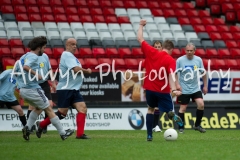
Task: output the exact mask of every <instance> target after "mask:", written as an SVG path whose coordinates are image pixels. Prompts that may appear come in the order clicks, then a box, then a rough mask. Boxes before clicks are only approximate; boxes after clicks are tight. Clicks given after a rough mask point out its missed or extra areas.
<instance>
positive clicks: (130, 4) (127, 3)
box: [124, 1, 136, 8]
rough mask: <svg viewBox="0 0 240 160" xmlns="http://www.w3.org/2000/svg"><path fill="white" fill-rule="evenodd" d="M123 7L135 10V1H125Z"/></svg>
mask: <svg viewBox="0 0 240 160" xmlns="http://www.w3.org/2000/svg"><path fill="white" fill-rule="evenodd" d="M124 6H125V8H136V4H135V1H125V2H124Z"/></svg>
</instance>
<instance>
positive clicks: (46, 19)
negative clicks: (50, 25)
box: [42, 14, 55, 22]
mask: <svg viewBox="0 0 240 160" xmlns="http://www.w3.org/2000/svg"><path fill="white" fill-rule="evenodd" d="M42 21H43V22H54V21H55V19H54V16H53V14H42Z"/></svg>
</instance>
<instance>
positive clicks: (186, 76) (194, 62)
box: [176, 55, 205, 94]
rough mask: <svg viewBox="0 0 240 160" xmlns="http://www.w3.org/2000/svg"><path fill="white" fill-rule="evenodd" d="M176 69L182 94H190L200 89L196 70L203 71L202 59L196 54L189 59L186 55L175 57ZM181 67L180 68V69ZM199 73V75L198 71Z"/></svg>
mask: <svg viewBox="0 0 240 160" xmlns="http://www.w3.org/2000/svg"><path fill="white" fill-rule="evenodd" d="M176 69H177V70H178V80H179V83H180V86H181V88H182V94H192V93H195V92H197V91H200V86H199V83H200V79H199V77H198V75H197V74H198V72H199V71H200V72H201V73H203V72H204V70H205V69H204V66H203V62H202V59H201V58H200V57H198V56H195V55H194V56H193V59H191V60H189V59H188V58H187V56H186V55H184V56H182V57H179V58H178V59H177V65H176ZM180 69H181V70H180ZM199 75H201V74H200V73H199Z"/></svg>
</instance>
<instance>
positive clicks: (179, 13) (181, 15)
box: [175, 9, 188, 17]
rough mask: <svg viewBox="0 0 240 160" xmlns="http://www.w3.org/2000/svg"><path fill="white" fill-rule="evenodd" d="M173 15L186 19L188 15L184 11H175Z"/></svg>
mask: <svg viewBox="0 0 240 160" xmlns="http://www.w3.org/2000/svg"><path fill="white" fill-rule="evenodd" d="M175 15H176V16H177V17H187V15H188V14H187V13H186V11H185V10H184V9H176V10H175Z"/></svg>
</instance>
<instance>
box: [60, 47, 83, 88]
mask: <svg viewBox="0 0 240 160" xmlns="http://www.w3.org/2000/svg"><path fill="white" fill-rule="evenodd" d="M76 66H79V67H82V65H81V63H80V62H79V61H78V59H77V58H76V57H75V56H74V55H73V54H72V53H71V52H67V51H64V52H63V53H62V55H61V59H60V65H59V82H58V85H57V90H79V89H80V87H81V85H82V82H83V77H82V75H81V72H79V73H78V74H75V73H74V72H73V70H72V68H74V67H76ZM61 72H62V75H61ZM65 74H66V75H65ZM74 75H75V77H74Z"/></svg>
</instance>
